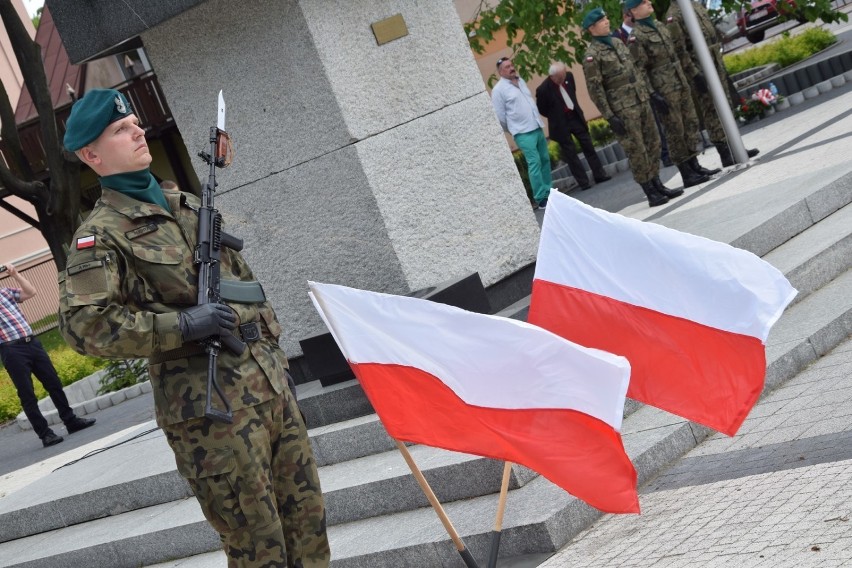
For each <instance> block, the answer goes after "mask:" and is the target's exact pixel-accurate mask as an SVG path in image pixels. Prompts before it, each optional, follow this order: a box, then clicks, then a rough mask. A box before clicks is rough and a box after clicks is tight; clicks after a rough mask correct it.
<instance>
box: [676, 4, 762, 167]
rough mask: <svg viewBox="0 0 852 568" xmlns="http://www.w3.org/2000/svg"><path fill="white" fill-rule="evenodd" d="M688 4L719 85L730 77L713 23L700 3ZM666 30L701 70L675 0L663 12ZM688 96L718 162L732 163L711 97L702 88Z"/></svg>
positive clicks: (754, 153) (752, 152)
mask: <svg viewBox="0 0 852 568" xmlns="http://www.w3.org/2000/svg"><path fill="white" fill-rule="evenodd" d="M692 7H693V8H694V9H695V15H696V16H697V17H698V24H699V26H700V27H701V33H702V34H703V35H704V41H706V42H707V48H708V49H709V50H710V56H711V57H712V58H713V65H714V66H715V67H716V72H717V73H718V74H719V79H720V80H721V81H722V84H723V85H727V84H728V83H729V82H730V78H729V77H728V70H727V69H725V62H724V61H723V60H722V42H721V40H719V33H718V32H717V31H716V26H714V25H713V20H711V19H710V14H708V13H707V9H706V8H705V7H704V6H703V5H701V4H699V3H697V2H693V3H692ZM666 30H667V31H668V32H669V33H670V35H671V36H672V39H674V40H675V42H676V43H677V44H680V45H685V46H686V50H687V51H688V52H689V57H690V59H692V63H693V65H694V66H695V69H701V64H700V63H699V62H698V55H697V54H696V53H695V46H694V45H692V40H691V39H690V38H689V34H688V33H687V31H686V25H685V24H684V23H683V12H681V10H680V6H679V5H678V3H677V2H676V1H673V2H672V3H671V5H670V6H669V11H668V12H667V13H666ZM692 98H693V101H694V102H695V110H696V112H697V113H698V118H699V119H700V120H701V122H702V124H704V128H706V129H707V133H708V134H709V135H710V142H712V143H713V145H714V146H716V151H718V152H719V157H720V158H721V159H722V165H723V166H725V167H728V166H733V165H734V158H733V156H731V149H730V148H729V147H728V144H727V142H726V138H725V130H724V129H723V128H722V121H720V120H719V114H718V113H717V112H716V105H714V104H713V97H711V96H710V93H709V92H708V91H707V90H706V89H705V90H703V91H701V90H699V89H693V91H692ZM746 152H748V157H749V158H753V157H755V156H757V155H758V154H759V153H760V150H757V149H756V148H753V149H750V150H748V149H747V150H746Z"/></svg>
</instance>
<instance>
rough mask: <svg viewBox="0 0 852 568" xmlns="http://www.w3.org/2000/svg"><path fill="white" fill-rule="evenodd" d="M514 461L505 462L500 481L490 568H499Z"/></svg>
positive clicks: (492, 536) (489, 562) (489, 556)
mask: <svg viewBox="0 0 852 568" xmlns="http://www.w3.org/2000/svg"><path fill="white" fill-rule="evenodd" d="M511 473H512V462H506V463H505V464H503V481H502V482H501V483H500V500H499V501H498V502H497V516H496V517H495V518H494V530H493V531H492V532H491V551H490V552H489V554H488V568H497V553H498V552H499V551H500V536H501V535H502V534H503V533H502V531H503V512H504V511H505V510H506V494H507V493H509V476H510V475H511Z"/></svg>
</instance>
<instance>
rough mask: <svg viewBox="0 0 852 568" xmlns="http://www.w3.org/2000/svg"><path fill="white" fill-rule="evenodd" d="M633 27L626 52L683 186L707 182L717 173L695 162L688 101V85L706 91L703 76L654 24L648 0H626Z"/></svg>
mask: <svg viewBox="0 0 852 568" xmlns="http://www.w3.org/2000/svg"><path fill="white" fill-rule="evenodd" d="M624 6H625V8H627V9H629V10H630V13H631V15H632V16H633V20H634V21H635V22H636V26H635V27H634V28H633V36H634V37H635V38H636V41H635V42H631V43H630V46H629V47H630V53H631V54H632V55H633V57H634V59H635V60H636V64H637V65H638V66H639V68H641V69H643V70H645V72H646V73H647V74H648V79H649V81H650V83H651V88H652V90H653V92H652V93H651V104H652V105H654V108H655V109H656V110H657V112H658V114H659V116H660V118H661V119H662V121H663V127H664V128H665V131H666V141H667V142H668V145H669V155H670V156H671V159H672V161H673V162H674V163H675V165H676V166H677V169H678V170H679V171H680V175H681V177H682V178H683V185H684V187H691V186H693V185H698V184H700V183H704V182H705V181H707V180H709V179H710V178H709V176H710V175H712V174H714V173H718V172H719V171H720V170H715V171H713V170H707V169H705V168H704V167H703V166H702V165H701V164H699V163H698V152H697V151H696V149H695V148H696V146H697V144H698V130H699V126H698V115H697V114H696V113H695V106H694V105H693V102H692V94H691V89H692V83H695V85H696V88H698V90H704V91H706V90H707V83H706V81H705V80H704V76H703V75H702V74H701V73H700V72H699V71H698V70H696V69H695V66H694V65H693V64H692V60H691V59H690V58H689V54H688V53H686V48H685V46H683V45H678V44H676V43H675V41H674V40H673V39H672V38H671V37H670V36H669V34H668V32H667V31H666V30H665V29H664V28H663V27H662V26H658V25H657V23H656V22H655V21H654V15H653V13H654V7H653V6H652V5H651V2H650V0H626V2H625V3H624Z"/></svg>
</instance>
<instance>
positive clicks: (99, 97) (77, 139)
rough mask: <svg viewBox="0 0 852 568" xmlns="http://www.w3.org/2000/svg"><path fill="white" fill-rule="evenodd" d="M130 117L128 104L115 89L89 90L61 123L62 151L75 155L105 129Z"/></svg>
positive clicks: (131, 112)
mask: <svg viewBox="0 0 852 568" xmlns="http://www.w3.org/2000/svg"><path fill="white" fill-rule="evenodd" d="M131 114H133V109H132V108H130V102H129V101H128V100H127V98H126V97H125V96H124V95H123V94H121V93H120V92H118V91H116V90H115V89H92V90H91V91H89V92H87V93H86V94H85V95H84V96H83V97H82V98H80V99H79V100H78V101H77V102H76V103H74V106H73V107H71V115H70V116H69V117H68V120H67V121H66V122H65V140H64V142H65V149H66V150H68V151H69V152H76V151H77V150H79V149H80V148H82V147H83V146H85V145H86V144H89V143H90V142H92V141H93V140H95V139H96V138H97V137H98V136H100V135H101V132H103V131H104V128H106V127H107V125H109V124H112V123H113V122H115V121H116V120H121V119H122V118H124V117H125V116H129V115H131Z"/></svg>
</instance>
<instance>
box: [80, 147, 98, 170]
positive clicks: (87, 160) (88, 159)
mask: <svg viewBox="0 0 852 568" xmlns="http://www.w3.org/2000/svg"><path fill="white" fill-rule="evenodd" d="M76 154H77V157H78V158H80V161H81V162H83V163H84V164H86V165H88V166H92V165H100V163H101V158H100V156H99V155H98V152H97V150H95V148H93V147H92V146H83V147H82V148H80V149H79V150H77V152H76Z"/></svg>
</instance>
